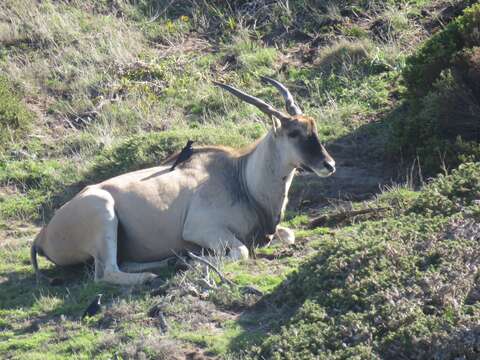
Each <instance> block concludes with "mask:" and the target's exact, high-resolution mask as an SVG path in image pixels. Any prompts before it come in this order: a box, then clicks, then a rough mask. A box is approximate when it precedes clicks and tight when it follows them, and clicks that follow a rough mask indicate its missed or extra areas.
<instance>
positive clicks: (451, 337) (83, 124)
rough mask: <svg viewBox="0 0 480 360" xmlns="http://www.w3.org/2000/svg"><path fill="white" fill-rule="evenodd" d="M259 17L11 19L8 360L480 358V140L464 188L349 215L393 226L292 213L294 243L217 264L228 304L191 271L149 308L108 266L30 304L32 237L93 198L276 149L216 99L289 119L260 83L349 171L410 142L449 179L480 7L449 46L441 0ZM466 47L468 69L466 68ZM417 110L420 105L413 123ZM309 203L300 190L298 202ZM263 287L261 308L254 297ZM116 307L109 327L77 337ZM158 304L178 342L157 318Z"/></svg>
mask: <svg viewBox="0 0 480 360" xmlns="http://www.w3.org/2000/svg"><path fill="white" fill-rule="evenodd" d="M449 4H450V5H451V6H453V7H456V6H464V5H462V4H463V2H461V1H459V0H455V1H451V2H449ZM255 6H257V5H255V4H253V3H248V4H247V3H246V2H229V3H227V2H215V1H203V2H192V1H176V2H174V3H172V2H171V1H167V0H165V1H163V0H162V1H150V0H142V1H135V2H132V1H115V2H109V1H93V0H87V1H82V2H79V1H73V2H58V1H42V2H38V1H35V0H7V1H4V2H2V3H1V4H0V14H2V16H0V71H1V73H2V76H1V77H0V259H1V261H0V357H2V358H3V357H4V358H13V359H66V358H79V359H83V358H84V359H90V358H98V359H110V358H122V359H131V358H138V359H143V358H147V359H148V358H152V359H170V358H172V357H174V356H177V355H178V357H179V358H182V357H185V352H189V351H191V350H193V348H200V349H201V351H205V352H206V353H207V355H208V354H213V355H215V356H218V357H219V358H225V359H239V358H259V357H260V355H263V356H264V357H265V358H274V359H275V358H279V359H280V358H284V359H293V358H295V359H299V358H306V359H310V358H313V357H316V356H317V357H318V358H320V359H321V358H322V357H323V358H328V359H336V358H338V359H340V358H342V359H350V358H352V359H373V358H393V357H395V356H396V355H397V354H398V353H403V354H405V356H406V357H407V358H412V359H413V358H420V357H422V356H423V357H424V358H433V357H434V355H435V354H446V355H445V356H447V357H448V356H450V357H452V358H454V357H461V356H465V357H466V358H467V359H469V358H472V359H473V358H474V357H475V356H476V354H473V355H472V353H471V349H472V348H473V347H472V346H470V345H469V344H467V340H468V339H469V336H470V335H471V334H472V332H473V331H474V330H473V329H475V326H478V322H479V319H480V309H479V305H478V295H477V293H478V286H476V285H475V284H476V282H478V275H476V274H475V271H474V270H473V269H475V266H476V267H477V268H478V266H479V265H478V264H477V259H478V258H479V257H480V256H479V254H478V251H477V247H478V246H476V245H477V244H476V242H475V241H476V240H472V238H471V237H472V236H473V235H471V234H472V231H473V232H474V230H475V228H473V230H472V228H471V227H472V226H473V225H471V223H474V224H476V223H477V222H478V214H479V213H480V212H479V209H478V204H477V202H476V199H477V198H478V196H480V194H478V192H479V190H478V187H479V186H478V181H477V179H478V178H479V175H480V171H479V169H478V165H477V164H473V163H466V162H468V160H472V159H473V160H475V159H476V154H479V153H480V152H479V151H478V141H471V140H472V139H468V138H465V136H463V137H462V138H461V139H457V138H456V137H454V141H453V142H452V144H453V145H452V147H451V149H452V150H451V151H454V152H455V156H456V157H455V159H456V160H457V162H456V163H455V164H458V163H459V162H463V163H466V164H464V165H462V166H461V167H460V168H459V169H458V170H457V171H455V172H453V173H451V174H450V175H448V176H447V175H442V176H439V177H438V178H437V179H436V180H435V181H433V182H432V183H431V184H428V185H427V186H425V187H424V188H423V189H421V190H420V191H419V189H417V188H415V190H414V186H413V185H414V182H413V179H410V180H411V181H410V183H409V184H408V185H398V186H392V187H389V188H387V189H385V190H384V191H381V193H380V194H378V195H377V196H376V197H372V198H371V199H369V200H367V201H364V202H353V203H352V204H350V205H351V206H352V208H353V209H363V208H368V207H382V208H385V210H384V211H383V212H381V213H379V214H369V215H365V216H359V217H356V218H354V219H352V220H351V221H346V222H344V223H342V224H339V225H336V226H332V227H319V228H315V229H307V228H306V227H307V225H308V223H309V221H310V213H309V212H308V211H307V212H305V213H304V212H299V209H298V208H294V207H293V206H292V207H290V208H289V209H288V210H287V215H288V216H287V217H286V219H285V221H284V225H286V226H290V227H292V228H294V229H295V231H296V237H297V239H298V242H297V244H295V245H293V246H291V247H286V246H285V245H282V244H275V245H273V246H271V247H268V248H263V249H258V250H257V258H256V259H250V260H248V261H243V262H238V263H226V264H222V265H221V270H222V272H223V273H224V274H225V275H226V276H227V277H228V278H229V279H231V280H232V281H234V282H235V283H236V284H237V286H235V287H229V286H226V285H220V279H219V278H216V277H215V276H213V275H212V278H213V279H214V280H215V281H216V284H217V288H215V289H210V290H208V289H206V288H205V287H204V286H203V285H202V282H201V281H200V279H199V274H198V273H197V272H196V271H192V270H189V271H187V272H185V273H183V272H175V270H174V269H173V268H171V267H169V268H167V269H166V270H164V271H163V272H162V273H161V276H162V278H163V279H165V281H166V282H167V290H166V294H164V295H151V294H150V290H151V288H149V287H148V286H141V287H136V288H120V287H114V286H109V285H105V284H95V283H94V282H93V281H92V268H91V266H88V265H87V266H84V267H79V268H77V269H62V268H59V267H56V266H53V265H52V264H51V263H49V262H48V261H46V260H45V259H43V258H41V259H40V267H41V268H42V271H44V272H45V273H47V274H48V275H49V276H54V277H60V278H63V279H65V284H66V285H65V286H59V287H53V286H46V285H45V284H41V285H38V286H37V285H36V284H35V279H34V275H33V271H32V269H31V266H30V264H29V244H30V242H31V240H32V239H33V237H34V236H35V234H36V232H37V231H38V227H37V226H35V224H39V223H42V222H45V221H48V219H49V218H50V217H51V215H52V214H53V210H55V209H56V208H58V207H59V206H60V205H61V204H63V203H64V202H65V201H68V200H69V199H70V198H71V197H72V196H73V195H74V194H75V193H76V192H78V191H79V190H80V189H81V188H82V187H83V186H85V185H87V184H91V183H96V182H99V181H101V180H104V179H106V178H108V177H111V176H115V175H118V174H121V173H123V172H127V171H131V170H136V169H139V168H143V167H147V166H154V165H157V164H159V163H160V162H161V161H162V160H163V159H165V157H166V156H168V155H170V154H171V153H173V152H174V151H176V150H178V149H180V148H181V147H182V146H184V144H185V143H186V141H187V140H188V139H192V140H195V142H196V143H197V144H217V145H228V146H232V147H236V148H238V147H242V146H244V145H246V144H249V143H251V142H252V141H253V140H254V139H257V138H258V137H260V136H261V135H262V134H264V133H265V132H266V131H267V130H268V128H269V126H270V124H269V120H268V119H267V118H265V116H264V115H263V114H262V113H261V112H260V111H258V110H257V109H256V108H254V107H252V106H250V105H248V104H245V103H242V102H241V101H239V100H238V99H236V98H235V97H232V96H231V95H229V94H227V93H225V92H224V91H222V90H221V89H219V88H217V87H215V86H214V85H213V83H212V80H220V81H223V82H226V83H229V84H232V85H234V86H236V87H238V88H240V89H243V90H245V91H246V92H248V93H250V94H252V95H254V96H258V97H259V98H262V99H265V100H266V101H268V102H270V103H271V104H273V105H275V106H276V107H278V108H283V106H284V105H283V102H282V99H281V97H280V95H279V94H278V92H277V91H276V90H275V89H273V88H272V87H268V86H265V85H264V84H262V83H261V82H260V80H259V76H261V75H266V76H271V77H274V78H276V79H278V80H280V81H281V82H283V83H285V84H286V85H287V86H288V87H289V88H290V89H291V91H292V93H293V95H294V96H295V98H296V100H297V102H298V103H299V105H300V106H301V108H302V109H304V111H305V113H306V114H309V115H311V116H313V117H315V119H316V121H317V125H318V129H319V135H320V137H321V139H322V140H323V141H325V142H332V143H335V144H336V145H337V149H339V148H340V150H338V151H340V153H341V150H342V146H352V147H353V146H354V145H355V144H356V143H357V141H359V143H360V144H362V147H365V148H364V149H361V151H362V152H366V153H368V154H370V155H371V158H374V159H375V161H381V160H380V159H384V158H385V149H384V148H383V144H384V143H388V149H387V150H388V151H389V152H390V153H388V154H387V155H389V156H392V155H394V156H398V155H399V152H400V151H406V150H405V148H404V147H402V146H399V144H400V145H402V144H403V143H406V141H407V140H412V139H413V140H415V141H416V145H420V146H417V147H416V148H415V149H414V150H413V151H410V150H412V149H411V148H410V149H409V151H406V152H404V153H403V155H406V158H405V159H406V161H407V162H408V161H410V158H409V157H408V156H410V155H413V156H417V155H419V157H420V164H421V166H422V167H423V166H424V165H425V161H426V160H425V159H426V158H427V156H429V157H431V158H434V160H432V163H435V164H436V165H438V158H442V156H443V158H444V159H447V160H448V156H444V154H440V155H439V156H437V154H438V152H437V149H441V146H443V145H444V144H443V143H440V142H439V141H437V138H436V137H435V136H431V135H432V134H434V135H437V132H436V131H437V130H438V129H439V128H438V124H439V123H440V124H447V125H448V124H452V122H448V121H445V122H443V123H442V122H441V121H443V120H445V119H447V120H448V119H458V116H457V117H449V116H446V115H445V114H447V115H448V114H449V113H448V112H444V111H443V110H444V108H445V107H446V108H451V109H454V108H455V106H457V105H458V104H464V103H463V102H462V101H461V100H462V99H466V98H468V96H466V95H468V94H470V95H471V93H470V92H469V93H468V94H467V93H465V92H464V90H462V89H463V88H461V89H460V88H459V82H458V78H457V77H456V76H457V75H458V73H456V72H455V71H457V70H458V71H460V74H467V71H469V69H470V67H469V66H470V65H471V64H475V61H476V60H475V59H476V56H477V55H476V54H477V53H476V51H477V50H476V47H475V46H477V45H478V44H476V43H474V42H475V41H476V38H474V37H473V36H470V35H469V34H474V33H475V32H474V31H473V30H472V29H473V28H474V27H475V26H476V24H477V23H478V19H477V12H478V11H477V10H478V9H477V8H478V5H477V6H475V7H473V8H472V9H471V10H468V11H467V13H466V15H465V16H464V17H462V18H458V19H457V20H454V21H453V22H452V23H451V24H450V25H447V26H446V29H445V30H443V31H441V29H440V25H433V26H434V28H435V30H438V31H437V32H436V35H434V36H432V37H429V33H428V32H429V31H431V28H430V26H431V25H430V24H432V23H433V24H436V21H437V20H436V13H438V12H439V11H440V10H441V9H443V8H444V2H440V1H438V0H412V1H410V0H409V1H404V0H402V1H396V0H391V1H387V2H385V1H374V0H368V1H362V2H358V1H350V0H348V1H342V2H338V3H333V2H318V1H310V0H295V1H289V2H288V4H287V3H286V2H272V3H268V4H267V3H265V4H264V6H260V7H255ZM452 29H453V30H452ZM452 34H453V35H452ZM427 38H429V39H428V40H427ZM452 39H453V40H455V41H454V42H452ZM424 40H426V41H425V42H424ZM457 40H458V41H459V42H458V43H457V42H456V41H457ZM461 44H463V45H465V46H463V45H461ZM462 47H466V48H471V50H468V51H467V50H465V51H460V52H458V53H457V54H456V55H455V56H453V55H454V53H456V52H457V51H458V50H460V48H462ZM452 56H453V57H452ZM449 68H451V69H450V70H451V71H450V70H449ZM454 70H455V71H454ZM474 75H475V74H474ZM469 76H470V75H469ZM472 78H473V77H472ZM468 84H471V83H468ZM473 84H474V85H475V82H473ZM469 86H470V85H469ZM459 89H460V90H461V91H460V90H459ZM472 89H473V90H472V91H473V93H474V91H476V90H475V89H476V88H475V86H472ZM412 94H416V95H421V96H417V97H418V99H416V100H417V101H418V103H419V105H418V107H413V106H412V103H410V101H412ZM423 95H426V96H423ZM464 95H465V96H464ZM406 102H408V103H406ZM408 106H411V108H410V109H408V108H407V107H408ZM412 108H413V110H412ZM463 108H470V107H468V106H464V107H463ZM472 109H476V108H475V107H472ZM472 114H473V116H475V114H476V113H475V112H473V113H472ZM461 118H462V119H467V120H468V119H470V118H468V117H465V116H463V117H461ZM438 119H440V120H441V121H440V120H438ZM442 119H443V120H442ZM462 124H463V123H462ZM462 124H460V125H462ZM457 125H458V124H456V125H455V126H456V127H455V129H459V128H460V126H457ZM399 127H400V131H399ZM468 129H471V128H468V127H467V130H468ZM464 133H471V134H476V133H475V132H474V131H470V130H468V131H464ZM392 135H393V136H394V137H392ZM389 136H390V137H389ZM395 136H396V137H395ZM364 138H367V140H368V141H363V140H362V139H364ZM377 138H381V139H382V141H379V140H378V139H377ZM425 139H427V140H428V141H430V140H431V142H430V143H429V142H428V141H427V142H424V140H425ZM413 140H412V142H413ZM417 140H418V141H417ZM379 142H380V143H381V144H379ZM338 144H340V147H339V146H338ZM363 144H366V145H363ZM327 147H328V146H327ZM334 149H335V147H334ZM359 150H360V149H359ZM424 155H425V157H424ZM447 155H448V154H447ZM333 156H334V157H335V153H333ZM388 159H389V160H390V159H391V158H388ZM395 159H396V158H395ZM341 160H342V163H343V160H345V159H341ZM395 161H396V160H395ZM395 164H397V163H396V162H395ZM350 165H352V164H350ZM409 165H410V164H409ZM447 165H448V164H447ZM347 166H348V165H347ZM369 166H370V164H369ZM399 166H402V165H399ZM452 166H453V165H452ZM447 167H448V166H447ZM437 169H438V166H437ZM399 170H400V171H401V170H402V169H399ZM301 186H302V185H301V184H300V183H294V184H293V188H294V190H295V192H296V193H297V190H302V189H300V187H301ZM310 205H311V206H314V207H315V206H316V205H318V204H310ZM345 206H347V205H345ZM452 233H454V234H457V235H456V237H454V238H451V237H449V236H450V235H449V234H452ZM187 283H188V284H191V285H192V286H193V287H194V290H192V289H189V288H188V287H185V284H187ZM247 285H248V286H249V285H252V286H254V287H256V288H257V289H259V290H261V291H262V292H263V293H264V295H263V296H262V297H259V296H257V295H252V294H248V293H245V291H243V289H244V287H245V286H247ZM99 292H101V293H103V294H104V303H105V305H106V308H105V310H104V312H103V313H102V314H99V315H97V316H96V317H94V318H91V319H88V320H85V321H80V316H81V314H82V312H83V310H84V308H85V307H86V305H87V304H88V303H89V302H90V301H91V300H92V298H93V297H94V296H95V294H97V293H99ZM195 292H196V293H197V294H198V295H195ZM192 294H193V295H192ZM154 305H157V306H160V307H161V309H162V311H163V312H164V314H165V317H166V319H167V322H168V324H169V330H168V331H167V333H163V332H162V331H161V324H160V320H159V318H158V317H156V316H150V315H149V310H150V308H151V307H152V306H154ZM467 345H468V346H467Z"/></svg>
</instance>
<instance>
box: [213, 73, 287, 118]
mask: <svg viewBox="0 0 480 360" xmlns="http://www.w3.org/2000/svg"><path fill="white" fill-rule="evenodd" d="M213 83H214V84H215V85H217V86H220V87H221V88H222V89H225V90H227V91H229V92H230V93H232V94H233V95H235V96H236V97H238V98H240V99H241V100H243V101H245V102H247V103H249V104H251V105H254V106H256V107H257V108H259V109H260V110H261V111H263V112H264V113H265V114H267V115H273V116H275V117H276V118H277V119H279V120H280V121H286V120H289V119H290V117H289V116H288V115H286V114H284V113H283V112H281V111H278V110H276V109H274V108H273V107H272V106H271V105H269V104H267V103H266V102H265V101H262V100H260V99H258V98H256V97H255V96H252V95H248V94H247V93H244V92H243V91H240V90H238V89H235V88H234V87H233V86H230V85H226V84H222V83H219V82H216V81H214V82H213Z"/></svg>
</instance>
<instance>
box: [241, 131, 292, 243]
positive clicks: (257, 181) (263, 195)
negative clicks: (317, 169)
mask: <svg viewBox="0 0 480 360" xmlns="http://www.w3.org/2000/svg"><path fill="white" fill-rule="evenodd" d="M245 160H246V161H245V163H244V169H243V181H244V183H245V185H246V186H245V187H246V190H247V191H248V193H249V197H250V198H251V199H252V200H253V201H254V202H256V203H257V204H256V206H257V207H259V209H256V210H257V213H258V212H259V211H260V212H263V214H259V216H260V217H261V218H262V217H264V219H263V222H265V224H262V227H264V228H265V229H264V230H265V232H266V233H267V234H273V233H274V232H275V227H276V225H277V224H278V223H279V222H280V219H281V216H282V213H283V211H284V209H285V206H286V204H287V195H288V190H289V189H290V184H291V183H292V179H293V175H294V174H295V169H294V168H293V167H292V166H291V165H290V164H289V163H288V161H287V159H286V156H285V154H283V153H282V151H281V149H278V145H277V143H276V141H275V136H274V134H273V132H272V131H270V132H269V133H268V134H267V135H266V136H265V137H264V138H263V139H262V140H261V141H260V142H259V143H258V144H257V146H256V147H255V149H254V150H253V151H252V152H251V153H250V154H249V155H248V157H247V158H246V159H245Z"/></svg>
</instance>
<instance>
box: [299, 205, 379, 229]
mask: <svg viewBox="0 0 480 360" xmlns="http://www.w3.org/2000/svg"><path fill="white" fill-rule="evenodd" d="M386 210H388V208H371V209H361V210H348V211H342V212H337V213H333V214H324V215H320V216H318V217H316V218H314V219H312V220H311V221H310V223H309V224H308V228H309V229H313V228H316V227H319V226H325V225H327V224H331V223H334V224H338V223H341V222H343V221H345V220H348V219H351V218H354V217H355V216H358V215H365V214H369V213H374V212H381V211H386Z"/></svg>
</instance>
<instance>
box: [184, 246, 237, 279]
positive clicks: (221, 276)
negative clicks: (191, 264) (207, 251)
mask: <svg viewBox="0 0 480 360" xmlns="http://www.w3.org/2000/svg"><path fill="white" fill-rule="evenodd" d="M187 254H188V256H190V257H191V258H192V259H194V260H197V261H200V262H201V263H203V264H205V265H207V266H208V267H210V268H211V269H212V270H213V271H215V272H216V273H217V275H218V276H219V277H220V280H222V282H225V283H227V284H228V285H231V286H235V283H234V282H233V281H231V280H229V279H227V278H226V277H225V276H224V275H223V274H222V273H221V272H220V270H218V268H217V267H216V266H215V265H213V264H212V263H211V262H210V261H208V260H205V259H204V258H202V257H200V256H197V255H195V254H193V253H192V252H190V251H187Z"/></svg>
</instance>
